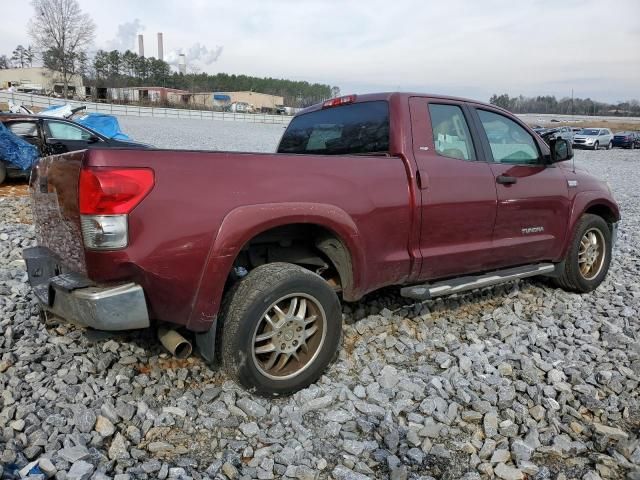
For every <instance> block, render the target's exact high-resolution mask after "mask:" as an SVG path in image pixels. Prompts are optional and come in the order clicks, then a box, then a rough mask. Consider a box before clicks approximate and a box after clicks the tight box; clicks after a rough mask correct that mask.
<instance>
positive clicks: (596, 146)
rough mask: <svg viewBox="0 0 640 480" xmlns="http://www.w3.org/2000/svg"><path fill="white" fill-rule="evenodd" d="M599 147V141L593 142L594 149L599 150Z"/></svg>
mask: <svg viewBox="0 0 640 480" xmlns="http://www.w3.org/2000/svg"><path fill="white" fill-rule="evenodd" d="M598 148H600V144H599V143H598V142H596V143H594V144H593V149H594V150H598Z"/></svg>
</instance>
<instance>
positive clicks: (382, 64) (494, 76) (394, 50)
mask: <svg viewBox="0 0 640 480" xmlns="http://www.w3.org/2000/svg"><path fill="white" fill-rule="evenodd" d="M79 3H80V6H81V8H82V10H83V11H85V12H87V13H89V14H90V15H91V17H92V18H93V20H94V22H95V24H96V38H95V42H94V46H93V49H98V48H102V49H114V48H118V49H121V50H124V49H126V48H129V49H131V50H133V51H137V40H136V34H137V33H142V34H143V35H144V36H145V37H144V38H145V53H146V56H156V55H157V40H156V34H157V32H163V34H164V51H165V59H169V60H171V61H174V60H175V59H176V58H177V54H178V53H180V52H182V53H185V54H186V55H187V59H188V68H189V69H190V70H193V71H201V72H209V73H217V72H226V73H236V74H247V75H256V76H271V77H278V78H289V79H293V80H307V81H309V82H312V83H313V82H320V83H327V84H330V85H337V86H339V87H340V89H341V92H342V93H343V94H347V93H367V92H375V91H390V90H394V91H395V90H402V91H417V92H426V93H440V94H448V95H460V96H465V97H469V98H474V99H478V100H485V101H486V100H488V98H489V97H490V96H491V95H492V94H493V93H498V94H500V93H508V94H509V95H518V94H523V95H525V96H534V95H555V96H556V97H558V98H561V97H567V96H571V90H572V89H573V91H574V95H575V96H576V97H581V98H586V97H590V98H592V99H595V100H600V101H607V102H617V101H622V100H628V99H634V98H635V99H640V0H613V1H611V2H605V1H603V0H595V1H592V0H555V1H554V0H506V1H505V0H476V1H473V0H446V1H442V0H415V1H414V0H384V1H382V0H361V1H360V0H359V1H356V0H341V1H340V0H234V1H216V0H181V1H177V0H153V1H148V0H109V1H104V0H79ZM32 15H33V9H32V8H31V5H30V3H29V2H27V1H25V0H20V1H15V2H12V3H11V8H9V9H7V8H4V9H3V11H2V17H3V19H2V20H3V21H2V26H1V27H0V32H1V35H0V54H7V55H9V56H10V55H11V52H12V50H13V49H14V48H15V47H16V46H17V45H18V44H23V45H25V46H26V45H28V44H29V37H28V35H27V28H26V27H27V23H28V21H29V18H30V17H31V16H32Z"/></svg>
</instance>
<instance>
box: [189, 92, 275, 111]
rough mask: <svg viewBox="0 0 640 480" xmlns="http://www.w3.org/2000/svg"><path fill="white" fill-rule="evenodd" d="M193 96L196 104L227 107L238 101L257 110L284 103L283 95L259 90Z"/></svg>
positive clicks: (269, 108) (271, 109)
mask: <svg viewBox="0 0 640 480" xmlns="http://www.w3.org/2000/svg"><path fill="white" fill-rule="evenodd" d="M191 98H192V100H191V103H192V104H193V105H195V106H201V107H205V108H221V109H226V108H228V107H229V106H231V105H233V104H236V103H246V104H248V105H251V106H252V108H251V110H253V111H255V112H271V111H275V110H276V109H278V108H279V107H282V106H283V105H284V98H282V97H281V96H279V95H271V94H268V93H259V92H214V93H194V94H192V97H191Z"/></svg>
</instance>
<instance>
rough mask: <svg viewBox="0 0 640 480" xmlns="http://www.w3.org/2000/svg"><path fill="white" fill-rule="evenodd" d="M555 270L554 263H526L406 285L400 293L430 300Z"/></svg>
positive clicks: (409, 296) (407, 296)
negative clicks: (520, 265)
mask: <svg viewBox="0 0 640 480" xmlns="http://www.w3.org/2000/svg"><path fill="white" fill-rule="evenodd" d="M554 270H555V265H554V264H553V263H538V264H535V265H525V266H523V267H515V268H507V269H504V270H496V271H495V272H489V273H484V274H482V275H470V276H466V277H459V278H451V279H449V280H443V281H442V282H436V283H426V284H424V285H414V286H412V287H404V288H402V289H401V290H400V295H402V296H403V297H406V298H413V299H414V300H429V299H430V298H435V297H441V296H443V295H452V294H454V293H460V292H466V291H467V290H474V289H476V288H484V287H489V286H491V285H497V284H499V283H504V282H509V281H511V280H517V279H519V278H526V277H533V276H535V275H544V274H549V273H551V272H553V271H554Z"/></svg>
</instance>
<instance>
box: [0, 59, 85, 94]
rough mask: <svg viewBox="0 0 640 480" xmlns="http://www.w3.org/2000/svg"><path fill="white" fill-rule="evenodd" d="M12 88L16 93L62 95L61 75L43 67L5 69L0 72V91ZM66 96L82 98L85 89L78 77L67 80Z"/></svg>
mask: <svg viewBox="0 0 640 480" xmlns="http://www.w3.org/2000/svg"><path fill="white" fill-rule="evenodd" d="M7 88H12V90H14V91H16V92H23V93H39V94H44V95H51V94H58V95H62V92H63V88H64V82H63V79H62V74H61V73H60V72H56V71H54V70H50V69H48V68H45V67H30V68H7V69H2V70H0V89H7ZM68 94H69V96H72V97H79V98H84V94H85V89H84V85H83V83H82V77H81V76H80V75H73V76H72V77H70V79H69V85H68Z"/></svg>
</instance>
